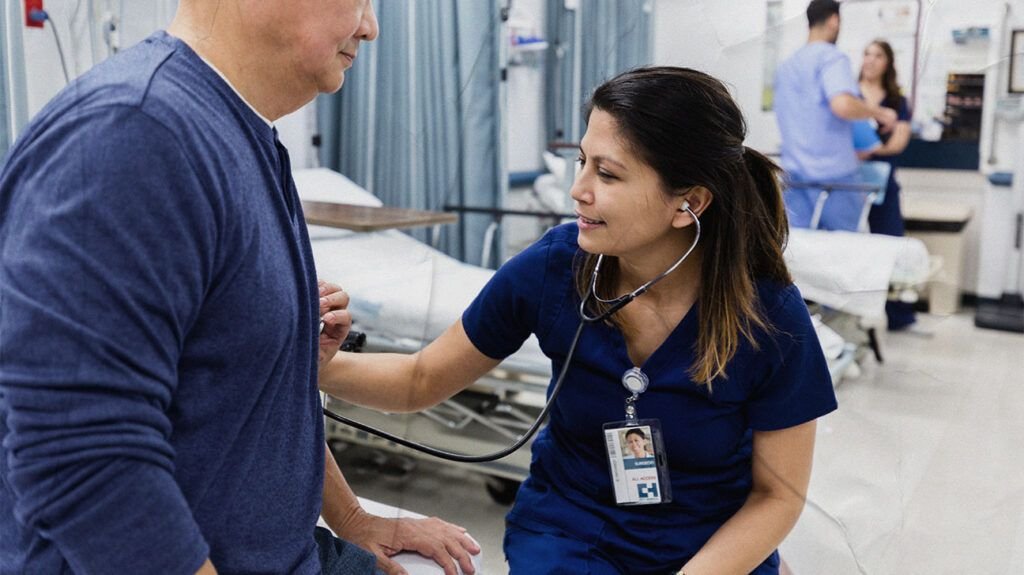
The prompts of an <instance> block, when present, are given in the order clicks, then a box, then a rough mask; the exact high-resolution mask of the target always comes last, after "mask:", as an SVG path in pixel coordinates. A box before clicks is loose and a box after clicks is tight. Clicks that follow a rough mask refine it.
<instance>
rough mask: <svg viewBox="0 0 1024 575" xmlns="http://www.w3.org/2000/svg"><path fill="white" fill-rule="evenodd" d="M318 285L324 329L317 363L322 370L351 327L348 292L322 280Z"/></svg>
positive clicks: (321, 334) (321, 333)
mask: <svg viewBox="0 0 1024 575" xmlns="http://www.w3.org/2000/svg"><path fill="white" fill-rule="evenodd" d="M317 283H318V284H319V286H320V319H321V320H322V321H323V322H324V329H323V331H321V332H320V353H319V356H318V357H319V360H318V363H319V364H320V369H321V370H322V369H323V368H324V366H325V365H327V363H328V362H330V361H331V359H332V358H333V357H334V354H336V353H338V348H339V347H341V344H342V343H343V342H344V341H345V337H347V336H348V331H349V329H350V328H351V327H352V315H351V314H349V313H348V301H349V300H348V294H347V293H345V290H343V289H341V288H340V287H339V286H337V285H335V284H332V283H327V282H325V281H323V280H320V281H319V282H317Z"/></svg>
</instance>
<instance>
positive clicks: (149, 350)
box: [0, 107, 216, 575]
mask: <svg viewBox="0 0 1024 575" xmlns="http://www.w3.org/2000/svg"><path fill="white" fill-rule="evenodd" d="M67 116H71V115H70V114H68V115H67ZM73 116H74V118H73V119H68V118H55V119H53V123H52V124H51V125H50V127H48V128H47V129H46V131H45V132H42V133H38V132H33V133H32V134H30V135H29V137H28V139H27V140H25V141H28V142H30V143H29V144H25V143H23V144H22V145H21V146H19V147H18V148H16V149H15V150H12V154H11V156H10V157H9V158H8V160H7V165H6V166H5V168H4V172H3V175H2V179H0V201H2V202H4V203H3V205H0V213H2V214H3V223H2V224H0V301H2V308H3V313H0V396H2V397H3V401H0V410H2V412H3V413H2V416H0V417H3V418H4V419H5V422H6V427H7V430H6V433H5V435H4V437H3V447H2V448H0V457H6V462H7V465H6V466H5V469H6V471H7V475H6V477H4V478H3V481H4V482H5V483H6V485H7V486H8V487H9V488H10V491H11V493H12V495H13V506H14V517H13V518H11V519H9V520H17V521H18V522H19V523H20V524H21V525H22V526H23V528H24V529H25V530H26V531H29V532H34V533H37V534H38V535H39V536H40V537H41V538H42V539H44V540H46V541H47V542H49V543H50V544H52V545H53V547H54V549H55V550H56V552H57V553H58V554H59V555H60V556H61V558H62V559H63V560H64V561H65V562H66V563H67V565H68V566H69V567H70V569H71V570H72V571H75V572H77V573H100V572H103V573H112V572H117V573H168V574H187V575H192V574H193V573H195V572H196V570H197V569H199V568H200V566H202V565H203V563H204V562H205V561H206V560H207V558H208V557H209V554H210V550H209V546H208V544H207V543H206V541H205V538H204V536H203V534H202V532H201V531H200V529H199V526H198V524H197V522H196V520H195V518H194V517H193V515H192V511H191V509H190V507H189V504H188V501H187V500H186V498H185V496H184V494H183V492H182V490H181V487H180V486H179V484H178V483H177V481H176V478H175V475H174V459H175V453H174V449H173V447H172V445H171V443H170V441H169V438H170V437H171V435H172V434H173V432H174V431H175V430H174V429H173V427H172V422H171V419H170V417H169V415H168V413H169V411H170V410H171V409H172V404H173V403H174V399H175V393H176V389H177V384H178V371H177V370H178V358H179V356H180V350H181V347H182V345H183V342H184V338H185V337H186V334H187V330H188V329H189V325H190V321H191V318H193V317H195V313H196V310H197V309H198V308H199V306H201V304H202V301H203V294H204V293H205V291H206V285H205V283H204V280H203V273H204V267H203V266H204V261H203V260H204V258H203V256H202V254H207V253H209V252H210V246H212V245H214V243H215V241H216V238H215V237H214V232H215V230H216V226H215V224H214V223H213V218H212V216H211V214H210V210H211V209H212V208H211V207H210V205H209V204H208V203H205V202H203V201H202V200H201V199H199V198H197V196H196V195H197V194H199V193H201V192H202V189H203V188H202V186H201V185H200V184H198V182H197V181H196V178H195V174H194V171H193V170H192V167H191V165H190V163H189V161H188V158H189V156H188V155H187V154H186V153H185V151H184V150H183V149H182V147H181V146H180V145H178V143H177V141H176V140H175V138H174V137H173V135H172V134H170V133H168V132H167V131H166V129H165V128H163V126H161V125H159V124H157V123H156V122H154V121H153V120H152V119H150V118H149V117H147V116H145V115H144V114H142V113H141V112H138V111H135V110H132V109H129V108H121V107H118V108H113V109H111V108H97V109H92V110H89V111H87V112H84V113H80V114H74V115H73Z"/></svg>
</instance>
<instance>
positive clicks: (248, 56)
mask: <svg viewBox="0 0 1024 575" xmlns="http://www.w3.org/2000/svg"><path fill="white" fill-rule="evenodd" d="M212 4H213V3H206V5H207V6H210V5H212ZM216 4H222V3H216ZM191 6H192V7H191V9H185V8H184V7H182V8H179V10H178V13H177V14H176V15H175V17H174V21H173V22H171V25H170V26H168V27H167V33H168V34H170V35H171V36H174V37H176V38H178V39H179V40H181V41H182V42H184V43H185V44H187V45H188V46H189V48H192V50H193V51H195V53H196V54H198V55H199V56H200V57H201V58H203V59H204V60H206V62H207V63H209V64H210V65H212V66H213V67H214V68H215V69H216V71H218V72H219V73H220V74H221V75H222V76H224V78H225V79H227V81H228V84H230V85H231V87H232V88H234V89H235V91H236V92H238V94H239V95H240V96H241V97H242V99H243V100H245V101H246V103H248V104H249V105H250V106H252V107H253V109H255V110H256V112H257V113H258V114H259V115H260V116H262V117H263V118H265V119H267V120H270V121H271V122H274V121H276V120H277V119H278V118H280V117H282V116H285V115H287V114H290V113H291V112H294V111H295V110H298V109H299V108H301V107H302V106H303V105H304V104H305V103H306V102H305V101H303V100H302V98H296V97H294V95H293V94H294V92H295V91H294V88H293V87H289V86H287V81H286V80H285V79H284V78H281V77H279V74H275V73H274V72H275V71H278V70H280V69H281V67H280V66H274V65H272V63H271V61H270V59H269V58H268V57H265V55H263V54H261V53H259V51H258V50H255V49H254V47H253V46H252V45H251V42H246V41H244V39H243V35H242V34H241V33H240V31H241V28H240V26H238V25H236V24H235V23H236V22H238V21H239V19H237V18H236V17H235V16H237V15H235V14H231V13H230V12H231V10H233V9H234V8H231V7H230V6H232V5H231V4H230V3H223V6H224V7H223V8H221V9H220V11H219V12H218V11H211V10H204V9H202V8H197V7H196V5H191Z"/></svg>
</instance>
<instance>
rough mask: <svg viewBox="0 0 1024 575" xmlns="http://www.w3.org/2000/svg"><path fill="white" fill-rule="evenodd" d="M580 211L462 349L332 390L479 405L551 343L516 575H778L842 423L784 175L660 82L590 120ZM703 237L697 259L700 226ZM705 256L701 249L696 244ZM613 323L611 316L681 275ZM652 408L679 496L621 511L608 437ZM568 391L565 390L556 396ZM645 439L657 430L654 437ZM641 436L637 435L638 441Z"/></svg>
mask: <svg viewBox="0 0 1024 575" xmlns="http://www.w3.org/2000/svg"><path fill="white" fill-rule="evenodd" d="M587 123H588V126H587V131H586V135H585V136H584V137H583V139H582V141H581V142H580V156H579V163H580V170H579V172H578V174H577V176H576V180H575V182H574V184H573V187H572V191H571V195H572V198H573V199H574V200H575V205H576V212H577V215H578V219H577V220H576V222H574V223H568V224H564V225H561V226H558V227H555V228H553V229H552V230H550V231H549V232H548V233H547V234H545V235H544V237H542V238H541V239H540V240H539V241H538V242H536V243H535V244H533V245H532V246H530V247H529V248H527V249H526V250H524V251H523V252H522V253H520V254H518V255H517V256H516V257H514V258H512V259H511V260H510V261H509V262H507V263H506V264H505V265H503V266H502V267H501V268H500V269H499V270H498V271H497V272H496V273H495V275H494V276H493V278H492V279H491V280H490V282H489V283H488V284H487V285H486V286H485V287H484V289H483V290H482V291H481V293H480V294H479V295H478V296H477V298H476V299H475V300H474V301H473V303H472V304H471V305H470V306H469V308H468V309H467V310H466V311H465V313H464V314H463V316H462V318H461V319H460V320H458V321H457V322H456V323H455V324H454V325H452V326H451V327H450V328H449V329H448V330H447V331H446V332H445V333H444V334H442V335H441V336H440V337H439V338H438V339H436V340H435V341H433V342H432V343H431V344H429V345H428V346H427V347H425V348H424V349H423V350H421V351H420V352H418V353H416V354H413V355H398V354H351V353H340V354H338V356H336V357H335V358H334V360H333V361H332V362H331V363H330V364H329V365H328V366H327V368H325V369H324V370H323V371H322V373H321V378H320V388H321V390H323V391H326V392H328V393H330V394H332V395H336V396H338V397H341V398H343V399H345V400H347V401H350V402H353V403H356V404H360V405H364V406H368V407H372V408H376V409H381V410H385V411H389V412H409V411H416V410H420V409H424V408H426V407H428V406H431V405H434V404H436V403H438V402H440V401H442V400H444V399H445V398H448V397H450V396H452V395H453V394H455V393H457V392H458V391H460V390H462V389H464V388H466V387H467V386H469V385H470V384H471V383H472V382H473V381H475V380H476V379H477V378H479V377H481V376H483V375H484V374H486V373H487V372H488V371H490V370H491V369H492V368H494V367H495V366H497V365H498V364H499V362H500V361H501V360H502V359H503V358H505V357H508V356H509V355H511V354H512V353H514V352H515V351H516V350H517V349H519V347H520V346H521V345H522V344H523V342H524V341H525V340H526V339H527V338H528V337H529V336H530V335H531V334H533V335H536V336H537V338H538V340H539V341H540V346H541V349H542V350H543V352H544V353H545V354H546V355H547V356H548V357H549V358H550V359H551V368H552V373H553V374H558V373H559V372H560V371H561V370H562V369H563V367H566V365H567V371H566V374H565V379H564V381H563V387H562V390H561V392H560V394H559V395H558V397H557V398H556V400H555V402H554V404H553V407H552V410H551V414H550V421H549V423H548V425H547V427H545V428H544V429H543V430H542V431H541V432H540V434H539V435H538V436H537V437H536V439H535V440H534V442H533V446H532V449H533V458H532V464H531V467H530V475H529V477H528V478H527V479H526V481H525V482H524V483H523V484H522V486H521V488H520V490H519V492H518V494H517V496H516V501H515V504H514V505H513V507H512V509H511V511H510V512H509V514H508V517H507V531H506V535H505V555H506V558H507V560H508V563H509V568H510V571H511V572H512V573H513V574H533V573H538V574H539V573H609V574H611V573H629V574H640V575H642V574H648V573H649V574H664V573H673V572H679V571H683V572H685V573H691V574H694V573H695V574H700V573H707V572H716V573H757V574H759V575H769V574H772V575H774V574H776V573H778V571H779V558H778V553H777V552H776V548H777V547H778V545H779V543H780V542H781V541H782V540H783V539H784V538H785V537H786V534H787V533H789V531H790V530H791V529H792V527H793V525H794V524H795V523H796V520H797V518H798V517H799V515H800V513H801V510H802V508H803V506H804V500H805V496H806V490H807V485H808V481H809V478H810V471H811V458H812V453H813V447H814V438H815V420H816V419H817V418H818V417H821V416H822V415H825V414H827V413H829V412H831V411H832V410H834V409H835V408H836V398H835V395H834V392H833V389H832V383H831V379H830V377H829V372H828V368H827V365H826V362H825V358H824V356H823V354H822V351H821V347H820V345H819V343H818V340H817V336H816V335H815V332H814V328H813V326H812V324H811V320H810V317H809V315H808V311H807V308H806V306H805V304H804V302H803V299H802V298H801V296H800V292H799V291H798V290H797V288H796V287H795V286H794V285H793V283H792V280H791V278H790V275H789V272H788V271H787V269H786V264H785V260H784V259H783V256H782V250H783V246H784V245H785V241H786V237H787V232H788V225H787V222H786V215H785V209H784V206H783V204H782V195H781V191H780V189H779V186H778V180H777V175H778V168H777V166H776V165H775V164H774V163H773V162H771V160H769V159H768V158H766V157H765V156H764V155H762V154H760V153H758V152H757V151H755V150H753V149H750V148H748V147H746V146H744V145H743V141H744V138H745V136H746V125H745V122H744V119H743V116H742V114H741V112H740V109H739V107H738V106H737V105H736V103H735V102H734V101H733V99H732V97H731V96H730V95H729V93H728V90H727V89H726V88H725V86H724V85H723V84H722V83H721V82H719V81H718V80H716V79H714V78H712V77H710V76H708V75H706V74H704V73H701V72H697V71H694V70H690V69H686V68H673V67H653V68H640V69H637V70H633V71H630V72H626V73H624V74H622V75H620V76H617V77H616V78H614V79H612V80H610V81H608V82H606V83H605V84H603V85H602V86H600V87H599V88H598V89H597V90H596V91H595V92H594V95H593V97H592V99H591V101H590V103H589V106H588V111H587ZM698 219H699V225H700V228H701V230H702V231H701V232H700V233H699V239H698V232H697V227H698V221H697V220H698ZM694 245H695V246H696V247H695V248H694V247H693V246H694ZM691 248H692V249H693V251H692V253H691V255H690V256H689V257H686V258H684V259H683V260H682V263H681V264H680V265H679V266H678V267H676V268H675V269H674V271H672V272H671V273H668V274H667V275H665V276H664V277H663V279H662V280H661V281H659V282H657V283H655V284H653V286H652V287H650V289H649V290H647V291H646V292H644V293H643V294H642V295H640V296H638V297H637V298H636V299H635V300H633V301H632V302H631V303H629V304H627V305H625V307H622V308H621V309H620V310H619V311H617V312H616V313H614V314H613V315H611V316H610V317H609V318H608V320H607V321H596V322H592V323H586V324H585V325H583V326H582V330H581V331H579V332H578V333H579V340H578V345H577V346H576V349H575V353H574V354H573V355H572V357H569V350H570V347H571V345H572V342H573V339H574V334H576V333H577V330H578V329H579V328H580V326H581V315H580V308H581V302H582V301H584V299H585V298H586V299H587V300H588V301H590V302H591V303H590V304H588V305H587V306H586V312H587V313H588V314H589V315H593V314H599V313H601V310H602V309H606V307H607V306H606V305H605V304H601V303H594V300H593V298H589V297H588V295H590V291H589V288H590V286H591V279H592V277H593V276H594V270H595V266H596V261H597V259H598V257H599V256H603V264H602V267H601V269H600V273H599V274H598V278H597V281H596V288H595V289H596V295H597V296H598V297H600V298H604V299H606V300H607V299H609V298H613V297H615V296H618V295H620V294H623V293H627V292H630V291H632V290H635V289H636V288H637V287H639V286H641V285H643V284H644V283H645V282H648V281H649V280H651V279H652V278H654V277H656V276H659V275H660V274H662V273H663V272H665V271H666V270H668V269H670V266H672V265H673V264H674V263H675V262H678V261H679V260H680V258H681V256H682V255H683V254H684V253H686V252H687V251H688V250H690V249H691ZM634 368H638V369H640V370H642V371H643V372H644V373H645V374H646V375H647V377H648V379H649V386H648V388H647V389H646V391H644V392H643V393H641V394H640V395H639V396H638V397H637V399H636V401H635V403H634V406H635V408H636V409H637V410H638V413H637V415H638V416H639V418H640V419H641V420H644V419H647V418H653V419H657V420H659V421H660V426H661V429H662V434H663V439H664V442H663V445H664V449H663V452H662V453H661V454H660V455H661V457H662V460H663V463H664V464H665V465H666V466H667V469H668V478H667V481H670V482H671V490H672V492H673V494H674V498H673V499H672V500H671V502H667V503H661V504H656V505H642V506H632V505H629V506H625V505H619V504H618V503H617V499H616V495H615V489H614V486H613V479H612V476H611V473H610V466H609V460H610V451H611V450H610V449H609V448H608V447H607V446H606V435H605V432H604V425H605V424H606V423H613V422H618V421H622V420H623V419H624V413H625V404H626V399H627V398H629V397H630V392H629V391H627V390H626V389H625V388H624V387H623V383H622V382H623V379H624V377H623V376H624V374H625V373H627V372H629V373H634ZM556 377H557V376H556ZM640 425H643V424H640ZM627 427H636V425H632V426H627Z"/></svg>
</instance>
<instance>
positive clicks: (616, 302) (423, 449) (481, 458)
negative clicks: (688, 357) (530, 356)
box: [323, 201, 701, 463]
mask: <svg viewBox="0 0 1024 575" xmlns="http://www.w3.org/2000/svg"><path fill="white" fill-rule="evenodd" d="M680 209H681V210H683V211H685V212H686V213H688V214H690V217H691V218H693V223H694V226H695V227H696V230H695V233H694V236H693V242H692V243H691V244H690V247H689V248H688V249H687V250H686V253H684V254H683V255H682V256H681V257H680V258H679V259H678V260H676V262H675V263H674V264H672V265H671V266H670V267H669V268H668V269H666V270H665V271H663V272H661V274H659V275H658V276H657V277H655V278H654V279H652V280H650V281H649V282H647V283H645V284H644V285H642V286H640V287H638V288H636V289H635V290H633V291H631V292H629V293H627V294H623V295H620V296H618V297H616V298H612V299H602V298H601V296H599V295H597V277H598V274H599V273H600V271H601V263H602V262H603V261H604V255H603V254H602V255H598V256H597V263H596V264H595V265H594V271H593V272H592V273H591V274H590V287H589V288H588V289H587V294H586V295H585V296H584V297H583V301H581V302H580V307H579V315H580V324H579V327H577V328H576V334H575V335H574V336H573V338H572V343H571V344H569V352H568V353H567V354H566V355H565V361H564V362H563V363H562V369H561V371H559V373H558V379H557V380H555V385H554V386H552V388H551V394H550V395H549V396H548V399H547V402H545V403H544V409H542V410H541V412H540V414H539V415H538V416H537V419H536V420H535V421H534V422H533V425H531V426H530V428H529V429H527V430H526V433H524V434H523V436H522V437H520V438H519V439H518V440H517V441H516V442H515V443H513V444H512V445H510V446H508V447H506V448H505V449H502V450H500V451H495V452H494V453H486V454H484V455H466V454H464V453H453V452H450V451H444V450H442V449H437V448H435V447H430V446H428V445H423V444H421V443H417V442H415V441H411V440H408V439H405V438H403V437H398V436H397V435H394V434H391V433H388V432H387V431H384V430H381V429H377V428H375V427H371V426H369V425H366V424H364V423H360V422H358V421H355V420H352V419H349V418H347V417H345V416H344V415H338V414H337V413H334V412H333V411H331V410H329V409H327V408H326V407H325V408H324V409H323V411H324V415H325V416H327V417H328V418H330V419H333V420H335V421H337V422H340V423H344V424H345V425H348V426H351V427H354V428H356V429H358V430H360V431H365V432H366V433H372V434H373V435H376V436H378V437H381V438H384V439H386V440H388V441H391V442H393V443H396V444H398V445H401V446H403V447H408V448H409V449H413V450H415V451H419V452H420V453H426V454H427V455H431V456H433V457H437V458H440V459H447V460H449V461H457V462H460V463H485V462H488V461H494V460H497V459H501V458H502V457H505V456H508V455H511V454H512V453H514V452H515V451H517V450H518V449H519V448H520V447H522V446H524V445H526V442H527V441H529V440H530V438H532V437H533V436H534V434H536V433H537V431H538V430H539V429H540V426H541V425H543V423H544V421H545V420H546V419H547V417H548V413H549V412H550V411H551V406H552V405H554V404H555V398H557V397H558V392H559V391H560V390H561V389H562V383H563V382H564V381H565V374H566V373H568V371H569V364H570V363H572V358H573V356H574V355H575V354H576V344H577V343H579V340H580V334H581V333H583V326H585V325H588V324H592V323H597V322H601V321H604V320H606V319H608V318H610V317H611V316H612V315H613V314H614V313H615V312H617V311H619V310H620V309H622V308H623V307H625V306H626V305H627V304H629V302H631V301H633V300H635V299H636V298H638V297H640V296H641V295H643V294H644V293H645V292H646V291H647V290H649V289H651V287H652V286H654V284H656V283H658V282H660V281H661V280H663V279H665V277H666V276H668V275H669V274H670V273H672V272H674V271H675V270H676V269H677V268H678V267H679V266H681V265H682V264H683V262H684V261H686V258H688V257H690V254H691V253H693V250H694V249H696V248H697V244H698V242H700V231H701V230H700V219H698V218H697V214H695V213H693V210H691V209H690V203H689V202H686V201H684V202H683V206H682V207H681V208H680ZM592 300H593V301H597V302H600V303H602V304H605V305H607V306H608V307H607V308H606V309H605V310H604V311H602V312H600V313H598V314H597V315H594V316H592V315H589V314H588V313H587V304H588V303H589V302H590V301H592ZM637 371H638V370H636V368H633V369H630V370H628V371H627V372H626V373H625V375H624V376H623V380H622V384H623V386H625V387H626V389H627V390H629V391H631V392H632V393H634V400H635V397H636V395H635V394H636V392H637V390H638V387H636V382H637V373H636V372H637ZM642 386H643V388H645V389H646V387H647V384H646V381H644V382H643V383H642ZM641 391H642V390H641Z"/></svg>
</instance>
